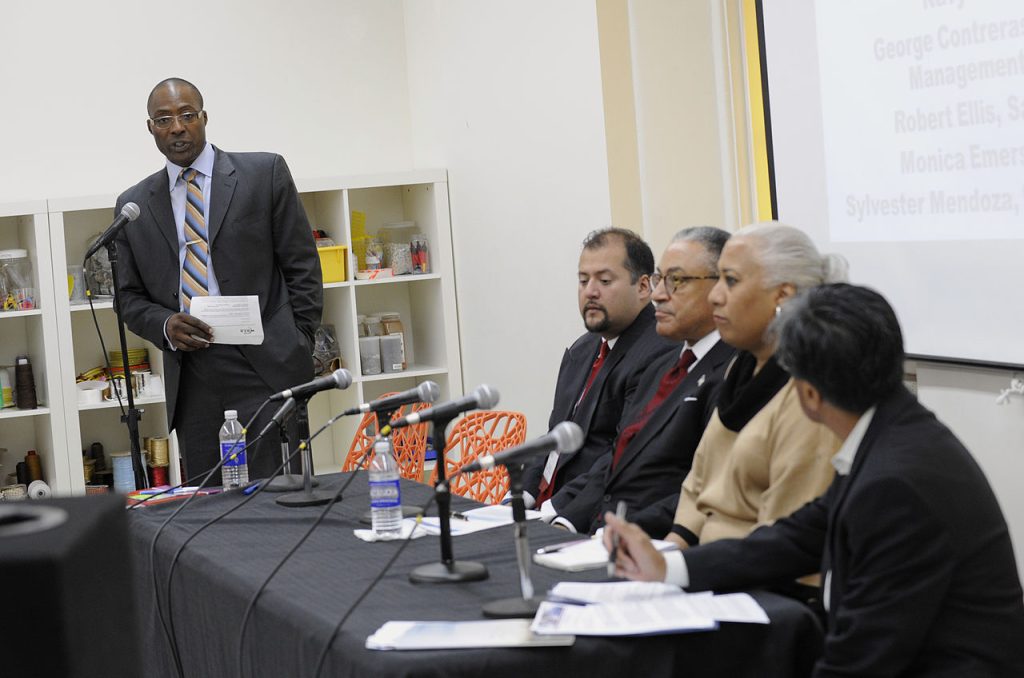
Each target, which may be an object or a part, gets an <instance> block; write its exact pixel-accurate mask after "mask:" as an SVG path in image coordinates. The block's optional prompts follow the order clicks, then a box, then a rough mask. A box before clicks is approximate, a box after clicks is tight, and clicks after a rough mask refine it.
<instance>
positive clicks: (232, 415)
mask: <svg viewBox="0 0 1024 678" xmlns="http://www.w3.org/2000/svg"><path fill="white" fill-rule="evenodd" d="M224 418H225V419H238V410H224Z"/></svg>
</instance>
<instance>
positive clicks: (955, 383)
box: [917, 363, 1024, 577]
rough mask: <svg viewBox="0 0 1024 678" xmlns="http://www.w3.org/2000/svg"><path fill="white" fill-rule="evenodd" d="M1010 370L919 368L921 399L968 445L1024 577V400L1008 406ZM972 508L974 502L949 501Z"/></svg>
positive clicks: (1015, 398)
mask: <svg viewBox="0 0 1024 678" xmlns="http://www.w3.org/2000/svg"><path fill="white" fill-rule="evenodd" d="M1010 377H1011V373H1010V372H1007V371H1005V370H986V369H978V368H967V367H954V366H946V365H936V364H928V363H917V390H918V399H919V400H920V401H921V402H922V403H923V404H924V405H925V406H926V407H928V408H929V409H931V410H932V411H934V412H935V414H936V415H937V416H938V417H939V419H941V420H942V421H943V422H945V423H946V425H947V426H949V427H950V428H951V429H952V430H953V432H954V433H956V435H957V436H958V437H959V438H960V440H961V441H963V443H964V445H966V446H967V449H968V450H970V451H971V453H972V454H973V455H974V457H975V459H977V460H978V464H979V465H980V466H981V468H982V470H983V471H984V472H985V476H986V477H987V478H988V481H989V483H990V484H991V485H992V488H993V489H994V490H995V493H996V497H997V498H998V499H999V504H1000V506H1001V507H1002V509H1003V514H1004V515H1005V516H1006V520H1007V522H1008V523H1009V525H1010V534H1011V536H1012V537H1013V546H1014V550H1015V552H1016V554H1017V569H1018V570H1019V571H1020V572H1021V575H1022V577H1024V492H1022V491H1021V490H1022V489H1024V397H1021V396H1012V397H1011V399H1010V400H1009V402H1007V403H1006V404H1004V405H997V404H996V397H997V396H998V395H999V393H1000V392H1001V391H1002V389H1005V388H1007V387H1008V386H1009V385H1010ZM949 500H950V501H951V502H964V503H966V502H970V500H971V498H970V497H950V498H949Z"/></svg>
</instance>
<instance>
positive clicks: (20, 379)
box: [14, 355, 39, 410]
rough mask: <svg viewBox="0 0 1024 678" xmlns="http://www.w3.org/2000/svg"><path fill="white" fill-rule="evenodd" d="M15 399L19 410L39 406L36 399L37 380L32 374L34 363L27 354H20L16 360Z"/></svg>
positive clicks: (32, 408)
mask: <svg viewBox="0 0 1024 678" xmlns="http://www.w3.org/2000/svg"><path fill="white" fill-rule="evenodd" d="M14 392H15V396H14V399H15V401H16V402H17V403H18V409H19V410H34V409H36V407H38V406H39V402H38V401H37V400H36V380H35V378H34V377H33V376H32V363H31V362H29V359H28V356H27V355H19V356H18V357H17V359H15V361H14Z"/></svg>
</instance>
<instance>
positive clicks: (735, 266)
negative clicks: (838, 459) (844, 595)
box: [668, 222, 846, 548]
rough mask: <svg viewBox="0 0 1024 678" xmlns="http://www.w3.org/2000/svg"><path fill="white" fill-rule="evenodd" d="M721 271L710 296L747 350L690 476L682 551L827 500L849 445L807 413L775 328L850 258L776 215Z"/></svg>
mask: <svg viewBox="0 0 1024 678" xmlns="http://www.w3.org/2000/svg"><path fill="white" fill-rule="evenodd" d="M718 270H719V278H718V282H717V283H715V286H714V287H713V288H712V290H711V292H710V294H709V297H708V299H709V301H710V302H711V305H712V307H713V309H714V311H713V313H714V320H715V326H716V327H717V328H718V331H719V332H720V333H721V335H722V339H723V340H724V341H725V342H726V343H727V344H730V345H731V346H733V347H734V348H736V349H738V351H739V352H738V354H737V356H736V358H735V359H734V361H733V363H732V364H731V365H730V366H729V368H728V371H727V373H726V377H725V382H724V383H723V385H722V389H721V392H720V395H719V400H718V406H717V408H716V409H715V412H714V414H712V416H711V420H710V421H709V422H708V425H707V428H706V429H705V431H704V435H703V437H702V438H701V441H700V443H699V444H698V446H697V451H696V452H695V454H694V459H693V466H692V468H691V469H690V472H689V474H688V475H687V477H686V479H685V480H684V481H683V485H682V490H681V493H680V496H679V503H678V505H677V508H676V515H675V519H674V521H673V522H674V525H673V527H672V533H671V534H670V535H669V537H668V538H669V539H670V540H672V541H675V542H676V543H678V544H679V545H680V547H682V548H685V547H686V546H694V545H696V544H698V543H701V544H703V543H708V542H712V541H715V540H718V539H725V538H742V537H745V536H746V535H747V534H749V533H750V532H751V531H752V530H753V529H754V528H755V527H758V526H760V525H765V524H769V523H772V522H774V521H775V520H776V519H778V518H781V517H783V516H786V515H789V514H790V513H792V512H793V511H794V510H796V509H797V508H799V507H800V506H802V505H803V504H805V503H806V502H808V501H810V500H811V499H813V498H815V497H817V496H818V495H820V494H821V493H822V492H824V490H825V488H827V487H828V484H829V483H830V482H831V481H832V475H833V468H832V465H831V458H832V455H833V454H834V453H835V451H836V450H837V449H838V448H839V445H840V441H839V440H838V439H837V438H836V437H835V436H834V435H833V434H832V433H831V432H830V431H829V430H828V429H826V428H825V427H824V426H822V425H820V424H816V423H814V422H812V421H810V420H809V419H807V418H806V417H805V416H804V414H803V412H802V410H801V409H800V402H799V399H798V398H797V393H796V390H795V388H794V385H793V381H792V379H791V378H790V376H789V374H787V373H786V371H785V370H784V369H783V368H782V367H780V366H779V364H778V363H777V362H776V361H775V358H774V354H775V338H774V336H773V335H772V333H771V331H770V326H771V324H772V321H773V320H774V319H775V316H776V315H777V314H778V313H779V311H780V310H781V307H782V305H784V304H785V303H786V302H787V300H789V299H790V298H792V297H793V296H794V295H795V294H796V293H797V292H799V291H801V290H803V289H806V288H810V287H815V286H817V285H821V284H823V283H828V282H837V281H841V280H844V279H845V278H846V263H845V260H843V259H842V258H840V257H838V256H836V255H828V256H822V255H821V254H820V253H819V252H818V250H817V248H816V247H815V246H814V243H813V242H811V239H810V238H808V237H807V235H806V234H804V233H803V232H802V231H799V230H797V229H795V228H793V227H791V226H786V225H783V224H779V223H774V222H771V223H762V224H755V225H753V226H747V227H745V228H742V229H740V230H739V231H737V232H736V233H735V234H734V235H733V236H732V238H730V239H729V241H728V243H726V245H725V249H723V250H722V255H721V258H720V259H719V262H718Z"/></svg>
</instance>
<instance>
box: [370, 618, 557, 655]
mask: <svg viewBox="0 0 1024 678" xmlns="http://www.w3.org/2000/svg"><path fill="white" fill-rule="evenodd" d="M575 640H576V638H575V637H573V636H566V635H543V636H539V635H535V634H534V633H533V632H531V631H530V620H529V619H498V620H493V621H461V622H438V621H434V622H413V621H389V622H386V623H385V624H384V625H383V626H381V627H380V628H379V629H377V630H376V631H375V632H374V633H373V635H371V636H369V637H368V638H367V639H366V648H367V649H368V650H440V649H443V648H473V647H551V646H564V645H572V644H573V642H575Z"/></svg>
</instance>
